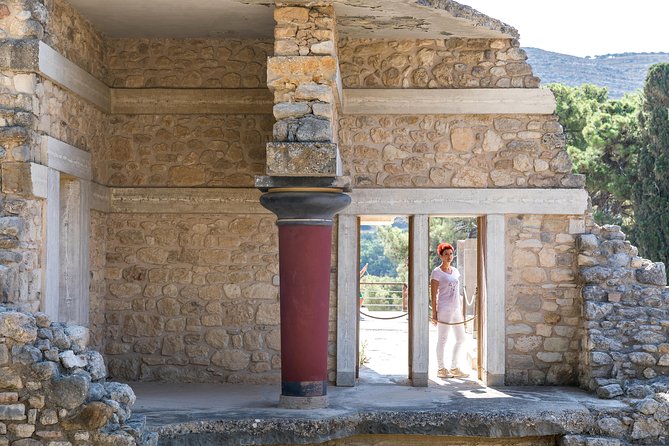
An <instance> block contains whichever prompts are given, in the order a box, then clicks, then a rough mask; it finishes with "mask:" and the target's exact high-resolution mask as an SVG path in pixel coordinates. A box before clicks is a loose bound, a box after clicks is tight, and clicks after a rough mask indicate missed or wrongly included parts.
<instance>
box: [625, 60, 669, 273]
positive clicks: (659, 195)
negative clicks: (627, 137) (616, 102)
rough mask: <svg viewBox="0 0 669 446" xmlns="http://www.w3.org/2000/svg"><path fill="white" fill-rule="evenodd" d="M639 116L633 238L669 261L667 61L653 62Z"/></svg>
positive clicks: (641, 248)
mask: <svg viewBox="0 0 669 446" xmlns="http://www.w3.org/2000/svg"><path fill="white" fill-rule="evenodd" d="M644 95H645V99H644V105H643V110H642V112H641V114H640V116H639V122H640V126H641V132H642V144H641V150H640V151H639V158H638V171H637V174H638V176H637V181H636V187H635V191H634V213H635V216H636V230H635V235H636V237H635V240H636V243H637V244H638V247H639V251H640V253H641V255H643V256H644V257H647V258H649V259H652V260H654V261H660V262H664V263H665V264H667V262H668V261H669V63H660V64H656V65H653V66H652V67H650V69H649V70H648V76H647V77H646V84H645V86H644Z"/></svg>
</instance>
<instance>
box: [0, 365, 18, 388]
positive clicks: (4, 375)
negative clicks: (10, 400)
mask: <svg viewBox="0 0 669 446" xmlns="http://www.w3.org/2000/svg"><path fill="white" fill-rule="evenodd" d="M0 389H3V390H18V389H23V380H22V379H21V376H20V375H19V373H18V372H17V371H16V370H14V369H13V368H11V367H0Z"/></svg>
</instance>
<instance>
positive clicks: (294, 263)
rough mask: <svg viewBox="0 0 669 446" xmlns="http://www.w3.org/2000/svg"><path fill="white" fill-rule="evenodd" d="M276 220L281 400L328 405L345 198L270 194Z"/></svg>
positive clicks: (289, 403)
mask: <svg viewBox="0 0 669 446" xmlns="http://www.w3.org/2000/svg"><path fill="white" fill-rule="evenodd" d="M261 203H262V205H263V206H265V207H266V208H268V209H269V210H271V211H272V212H274V213H275V214H277V216H278V219H277V225H278V226H279V280H280V302H281V304H280V307H281V399H280V405H281V406H283V407H290V408H316V407H324V406H326V405H327V379H328V378H327V358H328V320H329V307H330V305H329V302H330V266H331V265H330V259H331V254H332V217H333V215H334V213H335V212H337V211H339V210H341V209H343V208H344V207H345V206H347V205H348V204H349V203H350V197H349V196H348V195H345V194H343V193H341V192H269V193H267V194H265V195H263V196H262V198H261Z"/></svg>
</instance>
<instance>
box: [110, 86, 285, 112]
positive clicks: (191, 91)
mask: <svg viewBox="0 0 669 446" xmlns="http://www.w3.org/2000/svg"><path fill="white" fill-rule="evenodd" d="M273 104H274V100H273V97H272V93H271V92H270V91H269V90H267V89H266V88H237V89H233V88H216V89H195V88H185V89H169V88H133V89H131V88H114V89H112V90H111V112H112V113H122V114H183V115H191V114H218V115H222V114H241V113H244V114H272V105H273Z"/></svg>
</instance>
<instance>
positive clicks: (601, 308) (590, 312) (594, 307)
mask: <svg viewBox="0 0 669 446" xmlns="http://www.w3.org/2000/svg"><path fill="white" fill-rule="evenodd" d="M613 308H614V307H613V304H611V303H608V302H585V318H586V319H588V320H591V321H598V320H602V319H605V318H606V316H608V315H609V313H611V312H612V311H613Z"/></svg>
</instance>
